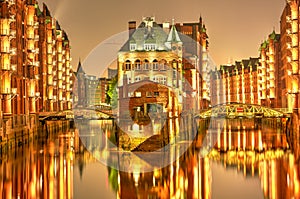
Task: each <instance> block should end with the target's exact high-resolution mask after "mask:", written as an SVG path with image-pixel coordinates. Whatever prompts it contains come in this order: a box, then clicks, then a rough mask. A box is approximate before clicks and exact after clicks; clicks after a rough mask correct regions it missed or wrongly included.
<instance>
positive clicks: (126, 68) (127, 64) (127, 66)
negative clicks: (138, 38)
mask: <svg viewBox="0 0 300 199" xmlns="http://www.w3.org/2000/svg"><path fill="white" fill-rule="evenodd" d="M125 70H131V63H130V61H129V60H126V62H125Z"/></svg>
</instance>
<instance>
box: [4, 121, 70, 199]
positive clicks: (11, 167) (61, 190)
mask: <svg viewBox="0 0 300 199" xmlns="http://www.w3.org/2000/svg"><path fill="white" fill-rule="evenodd" d="M57 125H61V124H56V125H49V126H48V128H49V132H50V134H49V135H50V136H49V138H48V139H44V138H41V139H38V140H36V141H34V142H31V143H30V144H28V145H23V146H21V147H19V148H17V149H16V151H14V152H10V153H7V154H4V155H2V157H1V158H2V159H1V164H0V180H1V181H0V193H1V194H2V195H1V198H6V199H9V198H49V199H51V198H72V197H73V195H72V194H73V183H72V182H73V160H74V150H73V147H74V144H75V143H74V136H73V135H74V134H73V133H72V132H70V131H69V130H68V129H61V127H59V126H57ZM54 128H56V130H54ZM52 129H53V130H52ZM54 131H55V132H58V133H60V134H59V136H58V137H57V136H54V135H53V134H52V133H54ZM60 131H63V132H60Z"/></svg>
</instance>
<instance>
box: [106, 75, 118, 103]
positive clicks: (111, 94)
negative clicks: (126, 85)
mask: <svg viewBox="0 0 300 199" xmlns="http://www.w3.org/2000/svg"><path fill="white" fill-rule="evenodd" d="M117 86H118V79H117V77H114V78H113V79H112V80H111V83H110V84H109V87H108V90H107V92H106V103H108V104H110V105H111V107H112V109H115V108H117V105H118V91H117Z"/></svg>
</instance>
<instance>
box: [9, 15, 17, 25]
mask: <svg viewBox="0 0 300 199" xmlns="http://www.w3.org/2000/svg"><path fill="white" fill-rule="evenodd" d="M9 22H10V23H12V22H16V18H15V15H10V17H9Z"/></svg>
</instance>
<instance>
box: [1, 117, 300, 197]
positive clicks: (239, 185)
mask: <svg viewBox="0 0 300 199" xmlns="http://www.w3.org/2000/svg"><path fill="white" fill-rule="evenodd" d="M97 123H98V124H101V125H102V127H103V128H104V130H105V131H104V132H105V133H106V134H111V133H112V132H110V131H112V130H113V128H112V126H111V124H112V123H110V122H105V121H93V125H97ZM50 131H51V132H50V134H49V136H48V138H40V139H37V140H35V141H34V142H32V143H30V144H25V145H23V146H21V147H19V148H18V149H17V150H15V151H12V152H9V153H6V154H2V156H1V164H0V193H1V198H130V199H132V198H207V199H208V198H266V197H269V198H293V197H294V198H299V197H300V193H299V173H300V165H299V153H296V154H297V155H295V154H294V151H299V149H297V148H296V149H295V148H294V149H293V150H290V149H289V144H288V143H287V138H286V136H285V134H284V133H281V131H278V130H277V129H274V130H272V128H264V129H261V130H253V129H250V130H249V129H243V130H237V131H235V130H232V131H229V130H226V131H223V132H221V131H219V132H220V134H217V135H215V136H216V137H220V138H221V139H219V140H218V141H219V142H218V143H216V145H215V149H214V150H213V151H212V152H211V153H210V154H209V155H208V156H206V157H204V158H202V157H201V156H200V155H199V148H200V146H201V142H202V138H203V134H199V135H198V137H197V142H195V143H194V144H193V145H192V146H191V147H190V148H189V150H188V151H187V152H186V153H185V154H184V155H183V156H182V157H181V158H180V159H178V160H176V161H175V162H174V163H173V164H171V165H169V166H166V167H164V168H162V169H157V170H155V171H153V172H147V173H138V172H136V173H127V172H121V171H120V172H119V171H117V170H115V169H112V168H108V167H106V166H104V165H103V164H101V163H99V162H98V161H97V160H96V159H95V158H94V157H93V156H92V155H91V154H90V153H89V151H88V150H86V149H85V147H84V145H83V144H82V142H92V141H93V140H88V139H93V137H86V138H85V139H81V140H80V138H79V136H78V131H77V130H73V129H69V128H67V129H64V130H63V131H62V130H60V131H59V132H55V131H56V130H50ZM224 137H225V138H226V139H224ZM229 137H230V138H229ZM224 140H226V141H224ZM294 140H296V141H294V143H293V145H294V146H299V135H297V136H296V135H295V139H294Z"/></svg>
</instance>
